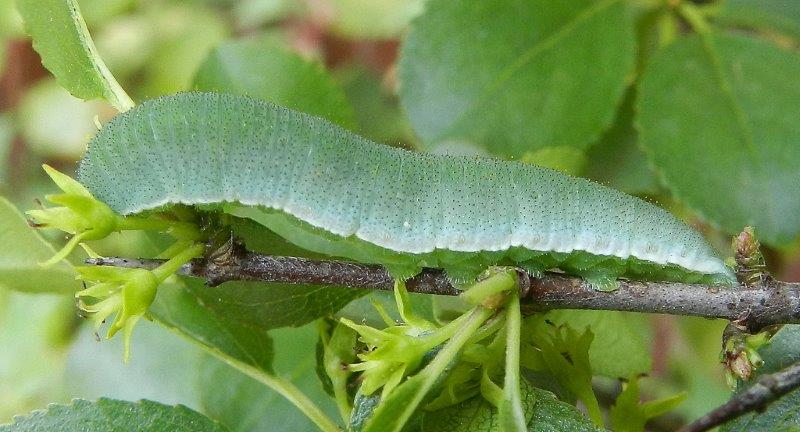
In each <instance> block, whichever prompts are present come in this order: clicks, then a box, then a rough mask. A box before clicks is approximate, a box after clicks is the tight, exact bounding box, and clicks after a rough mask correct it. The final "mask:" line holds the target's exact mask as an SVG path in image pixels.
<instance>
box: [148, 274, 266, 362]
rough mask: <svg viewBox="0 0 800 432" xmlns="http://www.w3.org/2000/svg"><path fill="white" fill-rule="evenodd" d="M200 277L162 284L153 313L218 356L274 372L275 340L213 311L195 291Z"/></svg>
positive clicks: (199, 285)
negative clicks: (207, 307) (273, 343)
mask: <svg viewBox="0 0 800 432" xmlns="http://www.w3.org/2000/svg"><path fill="white" fill-rule="evenodd" d="M203 288H205V287H204V285H203V283H202V282H201V281H200V280H198V279H188V278H187V279H182V280H180V281H175V282H173V283H166V284H163V285H162V286H160V287H159V289H158V295H157V296H156V299H155V301H154V302H153V304H152V305H151V306H150V311H149V313H150V315H151V316H153V318H155V319H156V320H157V321H158V322H159V323H161V324H163V325H165V326H166V327H168V328H171V329H173V330H176V331H178V333H179V334H182V335H184V336H187V337H189V338H190V339H192V340H193V341H195V342H197V343H199V344H200V345H201V346H202V347H204V348H206V349H208V350H211V351H214V352H215V353H216V354H217V355H219V356H222V357H227V358H231V359H233V360H236V361H238V362H242V363H243V364H246V365H248V366H252V367H254V368H257V369H259V370H261V371H265V372H268V373H271V372H272V358H273V355H274V353H273V348H272V339H271V338H270V337H269V334H267V332H266V331H263V330H261V331H259V330H255V329H253V328H251V327H248V326H246V325H244V324H242V323H240V322H238V321H236V320H234V319H232V318H233V316H230V315H229V316H219V315H217V314H213V313H209V312H208V309H206V307H205V306H204V305H203V302H202V300H201V299H200V298H198V297H195V296H194V293H195V292H197V291H200V290H202V289H203Z"/></svg>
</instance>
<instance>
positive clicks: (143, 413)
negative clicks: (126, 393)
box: [0, 399, 228, 432]
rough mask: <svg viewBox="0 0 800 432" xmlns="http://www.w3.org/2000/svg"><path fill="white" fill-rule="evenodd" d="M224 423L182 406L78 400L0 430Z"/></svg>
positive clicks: (164, 428) (190, 427)
mask: <svg viewBox="0 0 800 432" xmlns="http://www.w3.org/2000/svg"><path fill="white" fill-rule="evenodd" d="M227 430H228V429H226V428H225V427H223V426H222V425H220V424H218V423H215V422H214V421H212V420H211V419H209V418H207V417H204V416H203V415H202V414H199V413H197V412H195V411H192V410H190V409H189V408H186V407H185V406H183V405H177V406H167V405H162V404H160V403H157V402H151V401H146V400H143V401H139V402H125V401H118V400H113V399H99V400H97V401H95V402H89V401H86V400H82V399H78V400H75V401H73V402H72V403H71V404H70V405H50V406H49V407H47V409H46V410H43V411H34V412H33V413H31V414H30V415H28V416H27V417H18V418H16V419H15V421H14V423H13V424H10V425H6V426H0V432H52V431H60V432H108V431H126V432H182V431H186V432H224V431H227Z"/></svg>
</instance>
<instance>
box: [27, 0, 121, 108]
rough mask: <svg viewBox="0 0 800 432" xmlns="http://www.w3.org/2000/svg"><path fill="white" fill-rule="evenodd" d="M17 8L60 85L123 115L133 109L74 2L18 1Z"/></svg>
mask: <svg viewBox="0 0 800 432" xmlns="http://www.w3.org/2000/svg"><path fill="white" fill-rule="evenodd" d="M17 8H18V10H19V12H20V14H21V15H22V18H23V20H25V28H26V29H27V31H28V33H30V35H31V37H33V45H34V47H35V48H36V51H38V52H39V55H41V56H42V62H43V63H44V65H45V66H47V68H48V69H49V70H50V72H52V73H53V75H55V77H56V79H57V80H58V82H59V84H61V85H62V86H63V87H64V88H66V89H67V90H69V92H70V93H72V94H73V95H74V96H75V97H78V98H81V99H96V98H101V99H105V100H107V101H108V102H109V103H110V104H111V105H113V106H114V107H115V108H117V109H118V110H120V111H125V110H127V109H129V108H131V107H132V106H133V101H132V100H131V99H130V98H129V97H128V95H127V94H126V93H125V91H124V90H123V89H122V87H120V85H119V83H118V82H117V80H116V79H115V78H114V76H113V75H111V72H110V71H109V70H108V68H107V67H106V65H105V63H103V60H102V59H101V58H100V56H99V55H98V54H97V48H95V46H94V42H93V41H92V38H91V36H89V30H88V29H87V28H86V23H85V22H84V21H83V17H82V16H81V12H80V8H79V7H78V3H77V2H76V1H75V0H17Z"/></svg>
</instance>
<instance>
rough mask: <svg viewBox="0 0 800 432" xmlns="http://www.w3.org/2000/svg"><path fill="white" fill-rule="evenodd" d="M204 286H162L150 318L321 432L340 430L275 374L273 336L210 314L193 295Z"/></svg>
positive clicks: (191, 283)
mask: <svg viewBox="0 0 800 432" xmlns="http://www.w3.org/2000/svg"><path fill="white" fill-rule="evenodd" d="M201 286H202V282H200V281H199V280H196V279H194V280H192V279H186V280H185V281H184V283H178V282H176V283H172V284H165V285H162V286H161V287H160V288H159V292H158V296H157V297H156V299H155V301H154V302H153V305H152V306H151V307H150V314H151V315H152V316H153V317H154V318H155V319H156V320H157V321H159V322H160V323H161V324H164V325H165V326H167V327H168V328H171V329H173V330H175V331H176V332H178V334H181V335H183V336H185V337H187V338H188V339H190V340H192V341H194V342H196V343H197V344H198V345H199V346H200V347H201V348H203V349H205V350H206V351H207V352H208V353H210V354H212V355H213V356H215V357H217V358H218V359H220V360H222V361H224V362H225V363H227V364H228V365H230V366H232V367H234V368H236V369H237V370H239V371H240V372H242V373H244V374H246V375H247V376H249V377H250V378H252V379H254V380H256V381H258V382H259V383H261V384H263V385H265V386H267V387H269V388H270V389H272V390H274V391H276V392H278V393H280V394H281V395H282V396H284V397H285V398H286V399H288V400H289V401H291V402H292V403H293V404H294V405H295V406H296V407H298V409H300V410H301V411H302V412H303V413H304V414H305V415H306V416H307V417H308V418H309V419H311V420H312V421H313V422H314V423H315V424H316V425H317V427H318V428H319V429H321V430H323V431H328V432H332V431H336V430H338V427H337V426H336V425H335V424H334V423H333V422H332V421H331V420H330V419H329V418H328V417H327V415H326V414H325V413H324V412H322V411H321V410H320V408H319V407H318V406H317V405H316V404H315V403H314V402H313V401H312V400H311V399H309V398H308V396H306V395H305V394H304V393H303V392H302V391H301V390H300V389H298V388H297V387H296V386H295V385H294V384H293V383H292V382H291V381H288V380H286V379H284V378H282V377H280V376H276V375H275V374H274V372H273V366H272V360H273V356H274V352H273V349H272V339H271V338H270V337H269V334H268V333H267V332H266V331H264V330H260V329H254V328H252V327H250V326H246V325H244V324H241V323H240V322H238V321H235V320H233V319H232V316H230V315H223V316H218V315H217V314H214V313H209V312H208V310H207V309H206V308H205V306H204V305H203V304H202V301H201V300H200V299H198V298H197V297H195V296H194V295H193V294H192V293H195V292H197V291H198V290H199V289H201V288H200V287H201ZM313 346H314V345H313V342H311V347H312V348H313ZM310 361H311V362H312V367H313V361H314V358H313V357H311V358H310ZM309 372H310V373H309V374H310V375H312V376H313V375H314V374H313V372H311V371H309Z"/></svg>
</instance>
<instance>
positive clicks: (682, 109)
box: [638, 34, 800, 245]
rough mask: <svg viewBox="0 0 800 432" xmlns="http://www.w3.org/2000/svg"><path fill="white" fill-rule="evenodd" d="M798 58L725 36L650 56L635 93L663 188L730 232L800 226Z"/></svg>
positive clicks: (682, 42)
mask: <svg viewBox="0 0 800 432" xmlns="http://www.w3.org/2000/svg"><path fill="white" fill-rule="evenodd" d="M791 76H800V55H798V54H797V53H796V52H792V51H788V50H783V49H781V48H778V47H777V46H775V45H772V44H771V43H769V42H765V41H762V40H758V39H753V38H748V37H743V36H733V35H725V34H708V35H705V36H697V35H696V36H690V37H684V38H681V39H679V40H678V41H676V42H675V43H673V44H672V45H670V46H668V47H667V48H666V49H664V50H662V51H661V52H660V53H658V54H657V55H656V56H655V57H654V58H653V59H652V62H651V63H650V66H649V67H648V69H647V72H646V74H645V76H644V77H643V80H642V83H641V86H640V93H639V99H638V112H639V117H638V124H639V128H640V135H641V140H642V141H641V142H642V144H643V145H644V146H645V148H646V149H647V152H648V156H649V157H650V159H651V161H652V163H653V164H654V165H655V167H656V168H657V169H658V170H659V171H660V173H661V175H662V177H663V180H664V181H665V183H666V185H667V186H668V187H669V188H670V189H671V191H672V192H673V193H674V194H675V195H676V196H677V197H678V198H679V199H681V200H683V201H685V202H686V204H688V205H689V206H690V207H692V208H693V209H694V210H695V211H697V212H698V213H700V214H701V215H702V216H703V217H704V218H705V219H706V220H708V221H709V222H711V223H712V224H714V225H716V226H719V227H720V228H722V229H724V230H725V231H727V232H729V233H738V232H740V231H741V230H742V229H743V228H744V227H745V226H746V225H753V226H755V228H756V231H757V232H758V234H759V238H760V239H761V240H762V241H763V242H764V243H767V244H770V245H781V244H786V243H788V242H790V241H792V240H793V239H795V238H796V237H797V235H798V233H800V176H799V175H797V167H798V166H799V165H800V147H798V146H797V143H798V142H800V123H798V122H797V119H798V118H800V103H798V102H800V86H797V85H796V84H797V83H796V81H795V80H791V79H787V77H791Z"/></svg>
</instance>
